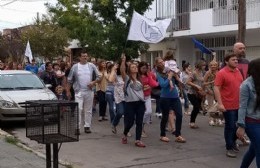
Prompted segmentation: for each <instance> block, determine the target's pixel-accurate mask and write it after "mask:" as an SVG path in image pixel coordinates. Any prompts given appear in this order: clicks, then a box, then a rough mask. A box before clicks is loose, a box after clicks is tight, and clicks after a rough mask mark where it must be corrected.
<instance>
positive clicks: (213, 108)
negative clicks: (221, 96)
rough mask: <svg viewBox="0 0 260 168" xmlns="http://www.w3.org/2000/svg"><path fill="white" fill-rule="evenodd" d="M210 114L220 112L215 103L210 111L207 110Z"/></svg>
mask: <svg viewBox="0 0 260 168" xmlns="http://www.w3.org/2000/svg"><path fill="white" fill-rule="evenodd" d="M207 111H208V113H216V112H219V110H218V103H214V104H213V105H212V106H211V107H209V109H208V110H207Z"/></svg>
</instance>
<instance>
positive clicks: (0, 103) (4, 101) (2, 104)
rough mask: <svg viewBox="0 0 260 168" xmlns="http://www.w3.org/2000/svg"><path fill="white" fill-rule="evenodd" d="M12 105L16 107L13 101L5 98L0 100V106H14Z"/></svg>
mask: <svg viewBox="0 0 260 168" xmlns="http://www.w3.org/2000/svg"><path fill="white" fill-rule="evenodd" d="M14 107H16V105H15V103H13V102H10V101H6V100H0V108H14Z"/></svg>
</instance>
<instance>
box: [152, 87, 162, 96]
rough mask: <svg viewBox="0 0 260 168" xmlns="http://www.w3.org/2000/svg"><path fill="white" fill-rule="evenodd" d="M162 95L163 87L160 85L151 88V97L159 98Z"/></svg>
mask: <svg viewBox="0 0 260 168" xmlns="http://www.w3.org/2000/svg"><path fill="white" fill-rule="evenodd" d="M160 95H161V87H160V85H158V86H157V87H154V88H152V90H151V97H152V98H155V99H156V98H159V97H160Z"/></svg>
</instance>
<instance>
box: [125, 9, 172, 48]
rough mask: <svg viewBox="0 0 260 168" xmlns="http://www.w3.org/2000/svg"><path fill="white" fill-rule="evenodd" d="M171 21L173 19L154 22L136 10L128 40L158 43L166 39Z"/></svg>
mask: <svg viewBox="0 0 260 168" xmlns="http://www.w3.org/2000/svg"><path fill="white" fill-rule="evenodd" d="M170 23H171V19H164V20H158V21H156V22H153V21H151V20H149V19H147V18H145V17H144V16H142V15H140V14H139V13H137V12H136V11H134V13H133V17H132V21H131V25H130V30H129V33H128V37H127V40H133V41H143V42H146V43H158V42H160V41H162V40H163V39H164V37H165V35H166V30H167V28H168V26H169V25H170Z"/></svg>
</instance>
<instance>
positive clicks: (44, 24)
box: [21, 17, 69, 60]
mask: <svg viewBox="0 0 260 168" xmlns="http://www.w3.org/2000/svg"><path fill="white" fill-rule="evenodd" d="M21 38H22V41H23V44H24V45H26V43H27V41H28V40H29V41H30V46H31V50H32V53H33V56H42V57H45V58H49V59H50V60H52V59H53V58H54V57H57V56H59V55H62V54H63V53H64V49H65V47H67V46H68V41H69V37H68V33H67V30H66V29H65V28H61V27H60V26H59V25H57V24H54V23H53V22H52V21H51V20H50V19H48V18H47V17H44V18H43V19H41V20H36V21H35V23H34V24H33V25H32V26H29V27H28V28H27V29H25V30H23V31H22V35H21Z"/></svg>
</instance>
